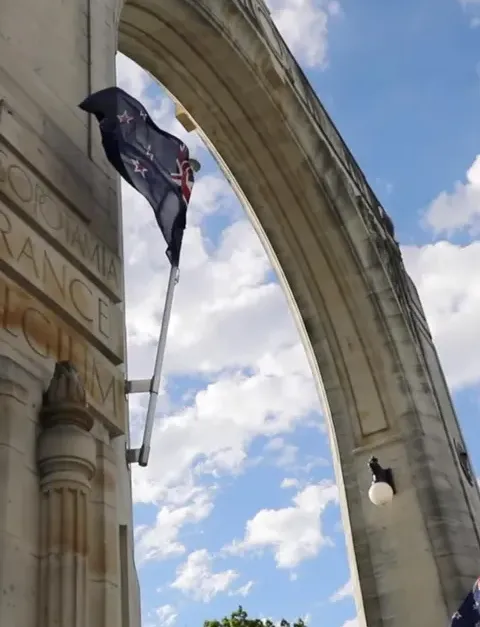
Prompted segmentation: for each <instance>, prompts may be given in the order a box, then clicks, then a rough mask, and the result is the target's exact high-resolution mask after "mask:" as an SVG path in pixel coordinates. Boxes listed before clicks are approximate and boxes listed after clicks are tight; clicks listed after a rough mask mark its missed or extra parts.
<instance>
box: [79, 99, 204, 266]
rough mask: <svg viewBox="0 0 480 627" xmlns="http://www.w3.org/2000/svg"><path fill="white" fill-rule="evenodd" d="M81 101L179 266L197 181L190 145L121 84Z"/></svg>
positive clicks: (107, 149)
mask: <svg viewBox="0 0 480 627" xmlns="http://www.w3.org/2000/svg"><path fill="white" fill-rule="evenodd" d="M79 106H80V108H81V109H83V110H84V111H86V112H87V113H91V114H93V115H95V117H96V118H97V120H98V122H99V125H100V132H101V135H102V143H103V147H104V149H105V154H106V156H107V158H108V160H109V161H110V163H111V164H112V165H113V167H114V168H115V169H116V170H117V172H118V173H119V174H120V175H121V176H122V177H123V178H124V179H125V180H126V181H127V182H128V183H130V185H132V186H133V187H134V188H135V189H136V190H137V191H138V192H140V193H141V194H142V195H143V196H144V197H145V198H146V199H147V200H148V202H149V203H150V204H151V206H152V208H153V211H154V213H155V218H156V220H157V223H158V226H159V227H160V230H161V231H162V233H163V236H164V238H165V241H166V242H167V246H168V247H167V256H168V258H169V260H170V263H171V264H172V265H174V266H178V263H179V259H180V249H181V246H182V239H183V232H184V230H185V226H186V216H187V207H188V203H189V202H190V197H191V194H192V189H193V184H194V174H193V169H192V166H191V163H190V154H189V151H188V148H187V146H186V145H185V144H184V143H183V142H182V141H181V140H180V139H179V138H178V137H175V136H174V135H171V134H170V133H167V131H164V130H162V129H160V128H159V127H158V126H157V125H156V124H155V123H154V122H153V120H152V118H151V117H150V115H149V114H148V112H147V110H146V109H145V107H144V106H143V105H142V104H140V102H138V101H137V100H135V98H133V97H132V96H130V95H129V94H127V93H126V92H125V91H123V89H120V88H118V87H108V88H107V89H103V90H101V91H98V92H96V93H94V94H91V95H90V96H88V98H86V99H85V100H84V101H83V102H82V103H81V104H80V105H79Z"/></svg>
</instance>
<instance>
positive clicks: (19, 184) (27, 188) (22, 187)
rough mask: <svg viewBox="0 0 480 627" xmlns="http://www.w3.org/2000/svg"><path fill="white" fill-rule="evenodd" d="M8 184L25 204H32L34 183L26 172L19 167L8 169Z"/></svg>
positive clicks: (12, 166)
mask: <svg viewBox="0 0 480 627" xmlns="http://www.w3.org/2000/svg"><path fill="white" fill-rule="evenodd" d="M7 177H8V182H9V183H10V186H11V188H12V189H13V191H14V192H15V194H16V195H17V196H18V198H19V199H20V200H22V201H23V202H30V201H31V200H32V198H33V188H32V182H31V181H30V179H29V178H28V176H27V175H26V174H25V171H24V170H22V168H21V167H20V166H18V165H11V166H10V167H9V168H8V175H7Z"/></svg>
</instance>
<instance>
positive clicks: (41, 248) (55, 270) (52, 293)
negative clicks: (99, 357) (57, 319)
mask: <svg viewBox="0 0 480 627" xmlns="http://www.w3.org/2000/svg"><path fill="white" fill-rule="evenodd" d="M0 268H1V269H2V271H4V272H5V273H6V274H12V272H11V271H12V270H14V272H15V273H18V274H19V275H20V276H21V277H23V278H24V279H25V280H26V281H27V282H28V283H29V284H31V285H32V286H34V287H36V288H37V289H38V291H39V292H40V294H39V297H40V298H41V299H42V300H43V298H44V296H45V297H47V299H48V301H49V302H48V304H49V306H51V307H52V308H54V309H55V310H58V313H59V314H60V315H61V316H62V314H63V312H66V313H67V314H68V315H69V316H71V317H72V318H73V319H74V320H75V321H76V322H78V323H79V324H80V325H81V326H82V328H83V329H86V330H87V331H88V333H89V334H91V335H92V336H93V338H94V340H96V341H97V342H98V343H99V344H100V347H101V350H102V347H103V346H104V347H105V348H107V349H108V353H109V357H110V358H111V359H112V360H113V361H114V362H115V363H120V362H122V361H123V316H122V312H121V310H120V309H119V307H118V306H117V305H115V304H114V303H113V302H112V301H111V300H110V299H109V298H108V297H107V296H105V294H103V293H102V292H101V291H100V290H99V289H98V288H97V287H96V286H95V285H94V284H93V283H91V282H90V281H88V280H87V279H86V278H85V276H84V275H83V274H82V273H81V272H79V271H78V270H77V269H76V268H75V267H74V266H73V265H72V264H71V263H69V262H68V261H67V260H66V259H65V258H64V257H63V255H61V254H60V253H58V252H57V251H56V250H55V249H54V248H53V247H52V246H50V245H49V244H48V243H47V242H46V241H45V240H44V239H43V238H41V237H40V236H39V235H38V234H37V233H36V232H35V231H34V230H33V229H32V228H31V227H29V226H28V225H27V224H26V223H25V222H24V221H23V220H22V219H20V218H19V217H18V216H17V215H15V213H13V211H11V210H10V209H8V208H7V207H6V206H5V205H4V204H3V203H2V202H1V201H0ZM13 278H15V279H17V277H16V276H14V277H13Z"/></svg>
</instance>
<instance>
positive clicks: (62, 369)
mask: <svg viewBox="0 0 480 627" xmlns="http://www.w3.org/2000/svg"><path fill="white" fill-rule="evenodd" d="M41 421H42V424H43V426H44V427H53V426H54V425H56V424H59V423H68V424H75V425H77V426H78V427H80V428H82V429H84V430H85V431H90V429H91V428H92V427H93V422H94V421H93V417H92V415H91V413H90V411H89V409H88V404H87V400H86V394H85V388H84V386H83V382H82V380H81V378H80V376H79V374H78V372H77V371H76V369H75V367H74V366H73V365H72V364H71V363H70V362H69V361H59V362H57V363H56V364H55V370H54V372H53V377H52V380H51V381H50V385H49V387H48V389H47V391H46V392H45V394H44V397H43V409H42V412H41Z"/></svg>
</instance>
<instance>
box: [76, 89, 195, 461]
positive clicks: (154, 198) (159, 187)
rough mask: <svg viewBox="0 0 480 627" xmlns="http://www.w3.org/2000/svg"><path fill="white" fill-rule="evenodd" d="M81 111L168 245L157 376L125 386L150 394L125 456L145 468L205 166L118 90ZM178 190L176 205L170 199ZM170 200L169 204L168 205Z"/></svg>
mask: <svg viewBox="0 0 480 627" xmlns="http://www.w3.org/2000/svg"><path fill="white" fill-rule="evenodd" d="M78 106H79V107H80V109H82V110H83V111H85V112H86V113H89V114H91V115H94V116H95V117H96V118H97V120H98V123H99V130H100V134H101V137H102V144H103V148H104V150H105V156H106V157H107V159H108V160H109V161H110V163H111V165H112V166H113V167H114V168H115V169H116V170H117V172H118V173H119V174H120V176H122V178H124V179H125V181H127V183H129V184H130V185H131V186H132V187H133V188H134V189H136V190H137V191H138V192H139V193H140V194H142V195H143V196H144V197H145V199H146V200H147V201H148V202H149V203H150V205H151V206H152V208H153V211H154V213H155V217H156V220H157V223H158V226H159V228H160V230H161V231H162V232H163V236H164V238H165V240H166V242H167V244H168V248H167V256H168V258H169V260H170V277H169V280H168V287H167V293H166V297H165V306H164V309H163V316H162V324H161V327H160V337H159V340H158V345H157V354H156V357H155V366H154V370H153V376H152V378H151V379H150V380H148V379H147V380H145V379H142V380H140V381H125V394H131V393H135V392H139V393H141V392H149V393H150V396H149V399H148V409H147V416H146V419H145V430H144V433H143V441H142V445H141V447H140V448H138V449H128V450H127V451H126V457H127V463H130V464H131V463H135V462H138V464H139V465H140V466H146V465H147V464H148V458H149V455H150V445H151V440H152V431H153V424H154V420H155V410H156V408H157V401H158V392H159V389H160V381H161V376H162V367H163V360H164V357H165V347H166V343H167V334H168V327H169V324H170V317H171V313H172V304H173V293H174V290H175V285H176V284H177V282H178V263H179V258H180V249H181V246H182V239H183V232H184V230H185V223H186V220H185V216H186V211H187V208H188V203H189V200H190V195H191V192H192V188H193V184H194V176H193V173H194V172H198V171H199V170H200V163H199V162H198V161H197V160H196V159H191V158H190V153H189V151H188V148H187V146H186V145H185V144H184V143H183V142H182V141H181V140H180V139H179V138H178V137H175V136H174V135H171V134H170V133H167V132H166V131H163V130H162V129H160V128H159V127H158V126H157V125H156V124H155V122H153V120H152V119H151V117H150V116H149V114H148V112H147V110H146V109H145V107H144V106H143V105H142V104H141V103H140V102H139V101H138V100H136V99H135V98H133V97H132V96H130V95H129V94H127V92H126V91H124V90H123V89H120V88H119V87H115V86H114V87H107V88H105V89H102V90H100V91H97V92H95V93H92V94H90V95H89V96H87V97H86V98H85V99H84V100H83V101H82V102H81V103H80V104H79V105H78ZM177 186H178V189H177ZM173 189H175V193H174V198H175V201H173V197H172V196H171V193H172V191H173ZM168 199H170V204H167V202H168ZM172 201H173V203H174V204H173V205H172Z"/></svg>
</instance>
